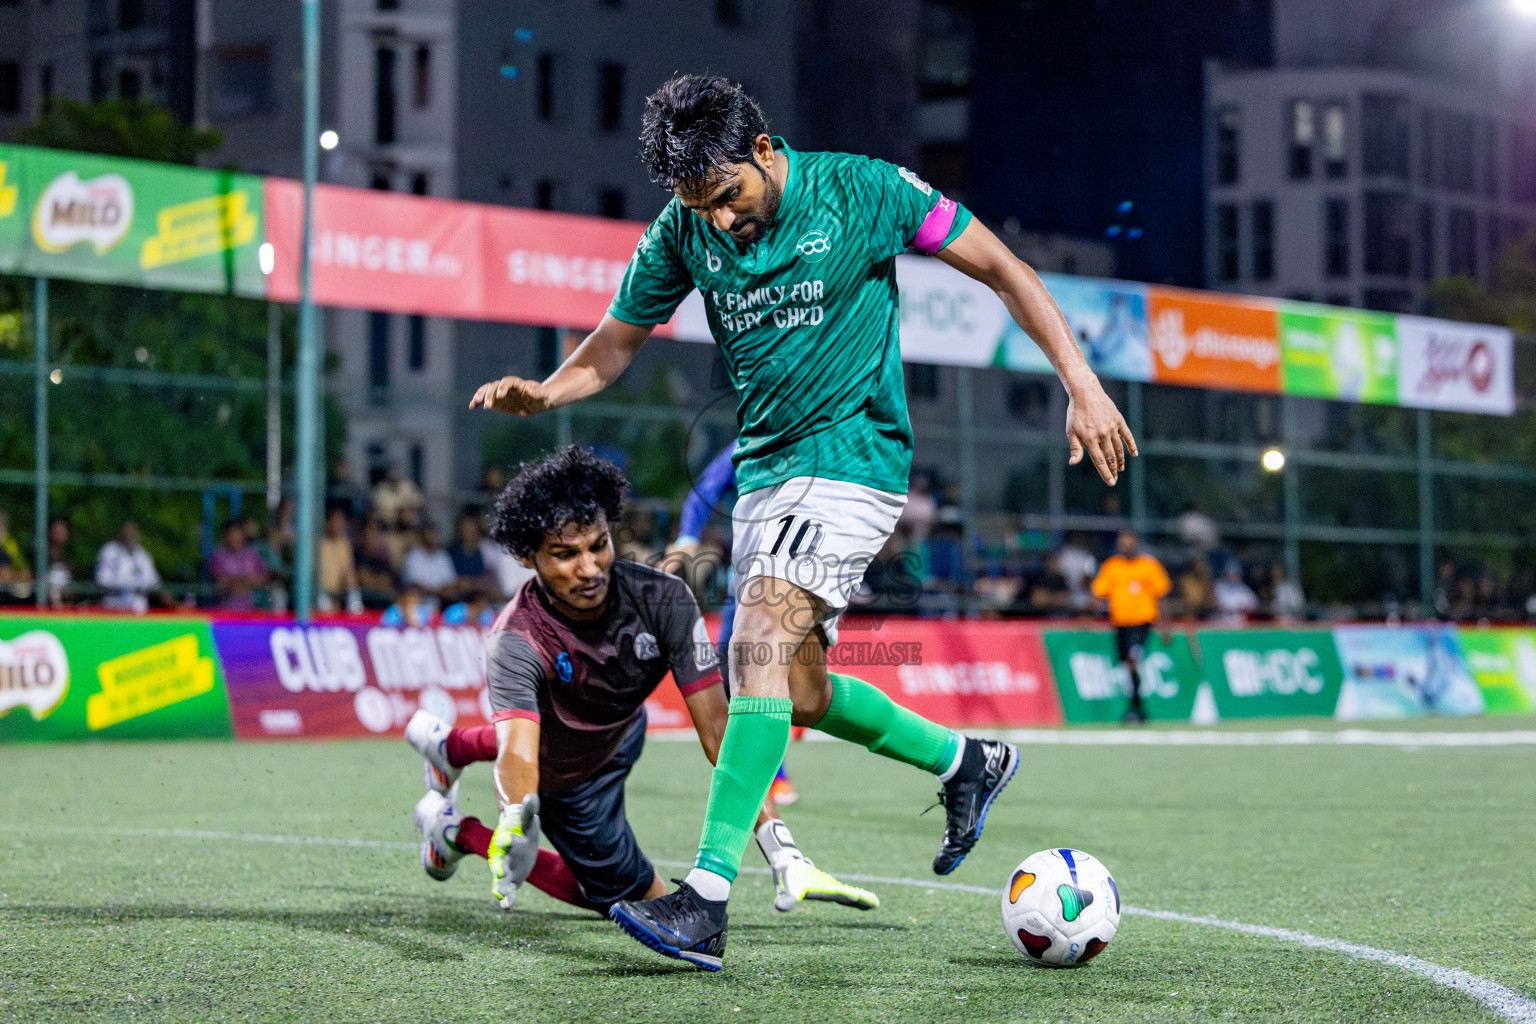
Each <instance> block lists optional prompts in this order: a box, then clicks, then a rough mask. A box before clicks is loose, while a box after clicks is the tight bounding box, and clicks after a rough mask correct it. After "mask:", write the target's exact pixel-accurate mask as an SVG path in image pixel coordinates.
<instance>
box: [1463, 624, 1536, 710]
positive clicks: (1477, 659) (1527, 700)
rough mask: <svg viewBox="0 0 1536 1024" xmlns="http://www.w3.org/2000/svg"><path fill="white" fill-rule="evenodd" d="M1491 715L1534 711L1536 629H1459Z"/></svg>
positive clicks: (1474, 675)
mask: <svg viewBox="0 0 1536 1024" xmlns="http://www.w3.org/2000/svg"><path fill="white" fill-rule="evenodd" d="M1456 635H1457V639H1459V640H1460V641H1461V650H1462V653H1463V654H1465V655H1466V658H1467V668H1469V669H1470V670H1471V671H1472V678H1473V679H1475V680H1477V685H1478V688H1479V689H1480V690H1482V691H1483V703H1484V705H1485V706H1486V708H1487V711H1488V714H1490V715H1528V714H1530V713H1531V712H1532V711H1536V629H1458V630H1457V631H1456Z"/></svg>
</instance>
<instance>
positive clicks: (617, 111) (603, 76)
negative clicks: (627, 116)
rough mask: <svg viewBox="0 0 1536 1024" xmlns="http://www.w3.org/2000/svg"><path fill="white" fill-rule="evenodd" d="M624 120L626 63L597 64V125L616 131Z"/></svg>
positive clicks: (605, 129) (603, 128)
mask: <svg viewBox="0 0 1536 1024" xmlns="http://www.w3.org/2000/svg"><path fill="white" fill-rule="evenodd" d="M623 121H624V65H623V64H615V63H612V62H609V63H604V64H599V65H598V66H597V126H598V127H599V128H601V129H602V130H603V131H605V132H611V131H615V130H617V129H618V128H619V126H620V125H621V124H622V123H623Z"/></svg>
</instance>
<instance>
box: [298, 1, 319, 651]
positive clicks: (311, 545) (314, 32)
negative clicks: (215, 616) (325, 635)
mask: <svg viewBox="0 0 1536 1024" xmlns="http://www.w3.org/2000/svg"><path fill="white" fill-rule="evenodd" d="M319 134H320V0H304V233H303V240H302V241H301V242H300V254H299V267H300V269H299V358H298V366H297V368H296V374H295V376H296V377H297V381H296V383H297V385H298V396H297V397H298V417H297V419H298V436H297V438H296V439H295V440H296V454H297V456H298V457H297V467H296V470H295V473H294V478H295V479H294V484H295V487H296V490H297V492H298V501H297V502H296V503H295V507H294V533H295V535H296V541H295V544H294V559H293V591H294V601H293V611H294V615H295V617H297V618H298V620H299V621H300V622H308V621H309V618H310V613H311V612H312V611H313V609H314V600H315V527H316V523H317V520H318V516H317V514H316V510H317V508H318V505H319V502H318V495H317V494H316V490H317V488H316V486H315V481H316V478H317V477H318V475H319V473H318V470H317V469H316V466H317V460H318V459H319V456H320V453H319V452H317V451H316V450H315V446H316V444H317V443H318V439H319V437H320V426H319V419H320V396H319V391H320V337H319V333H320V332H319V325H318V324H317V323H316V318H315V305H314V296H313V295H312V294H311V291H310V262H311V261H310V252H309V249H310V238H311V234H312V232H313V229H314V203H315V179H316V178H317V177H318V176H319V152H318V150H317V147H318V145H319Z"/></svg>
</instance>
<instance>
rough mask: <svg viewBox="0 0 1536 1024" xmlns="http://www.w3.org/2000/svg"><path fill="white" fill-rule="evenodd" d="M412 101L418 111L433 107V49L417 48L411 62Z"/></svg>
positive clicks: (428, 47)
mask: <svg viewBox="0 0 1536 1024" xmlns="http://www.w3.org/2000/svg"><path fill="white" fill-rule="evenodd" d="M411 101H412V102H413V103H415V104H416V109H417V110H422V109H424V108H426V107H430V106H431V105H432V47H430V46H418V47H416V54H415V57H414V58H413V59H412V61H411Z"/></svg>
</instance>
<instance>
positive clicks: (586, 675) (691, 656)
mask: <svg viewBox="0 0 1536 1024" xmlns="http://www.w3.org/2000/svg"><path fill="white" fill-rule="evenodd" d="M668 672H671V673H672V678H673V679H674V681H676V683H677V686H678V688H679V689H680V690H682V691H683V695H684V696H685V697H686V696H687V695H689V694H691V693H695V692H697V691H699V690H702V689H704V688H705V687H708V686H718V685H719V684H720V668H719V664H718V659H717V657H716V654H715V646H714V644H713V643H711V642H710V639H709V631H708V630H707V629H706V628H705V625H704V618H703V616H702V615H700V614H699V606H698V604H697V603H696V602H695V601H694V599H693V594H692V593H690V592H689V590H688V587H687V586H686V585H685V584H684V583H683V581H682V580H680V579H678V578H677V577H676V576H672V575H669V574H668V573H664V572H662V571H661V570H660V569H653V568H651V567H650V566H648V565H645V564H643V563H640V562H631V561H624V560H620V561H616V562H614V564H613V570H612V571H611V572H610V573H609V576H608V608H607V610H606V611H605V612H604V614H603V617H602V618H600V619H594V620H593V621H591V622H572V621H571V620H569V619H566V618H563V617H562V616H561V615H560V614H559V613H558V612H556V611H555V610H554V609H552V608H551V607H550V605H549V602H548V601H547V600H546V599H545V597H544V594H543V592H542V591H540V590H539V586H538V581H537V580H529V581H528V582H527V583H525V584H523V587H522V589H521V590H519V591H518V592H517V594H516V596H514V597H513V598H512V600H511V601H510V602H508V603H507V606H506V608H504V609H502V612H501V614H500V615H499V616H497V618H496V623H495V625H493V626H492V627H491V635H490V637H489V638H488V639H487V640H486V680H487V683H488V685H489V687H490V695H491V710H492V712H493V715H492V717H493V718H494V719H495V720H496V721H498V722H499V721H502V720H503V719H508V718H530V719H533V720H534V721H536V722H538V723H539V726H540V731H539V788H540V789H541V790H561V789H570V788H571V787H572V786H576V785H579V784H580V783H582V782H584V781H586V780H587V779H589V778H591V777H592V776H594V775H596V774H597V773H598V772H599V771H601V770H602V768H603V766H604V765H605V764H607V763H608V761H609V760H610V759H611V758H612V757H613V755H614V754H615V753H616V752H617V751H618V749H619V746H620V744H621V743H622V742H623V740H624V738H625V736H626V735H627V734H628V732H629V730H630V728H631V727H632V726H633V725H634V723H635V721H636V719H638V718H639V717H640V713H641V710H642V709H643V708H644V706H645V698H647V697H649V696H650V695H651V691H653V690H655V689H656V686H657V684H659V683H660V682H661V680H662V679H663V678H664V677H665V676H666V675H667V673H668Z"/></svg>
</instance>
